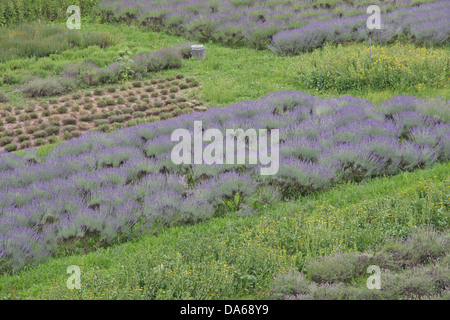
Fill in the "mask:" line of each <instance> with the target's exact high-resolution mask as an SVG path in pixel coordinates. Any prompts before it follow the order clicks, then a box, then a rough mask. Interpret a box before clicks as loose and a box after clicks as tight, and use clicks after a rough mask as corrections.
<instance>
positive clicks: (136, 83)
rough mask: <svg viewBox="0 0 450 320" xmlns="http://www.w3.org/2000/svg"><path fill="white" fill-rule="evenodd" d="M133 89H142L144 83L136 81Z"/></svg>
mask: <svg viewBox="0 0 450 320" xmlns="http://www.w3.org/2000/svg"><path fill="white" fill-rule="evenodd" d="M133 87H135V88H141V87H142V83H141V82H140V81H135V82H133Z"/></svg>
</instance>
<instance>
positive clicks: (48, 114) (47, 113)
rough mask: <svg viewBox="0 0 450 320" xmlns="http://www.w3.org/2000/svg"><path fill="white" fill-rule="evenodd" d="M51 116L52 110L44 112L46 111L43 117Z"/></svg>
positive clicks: (43, 112)
mask: <svg viewBox="0 0 450 320" xmlns="http://www.w3.org/2000/svg"><path fill="white" fill-rule="evenodd" d="M50 115H51V112H50V110H44V111H42V116H44V117H48V116H50Z"/></svg>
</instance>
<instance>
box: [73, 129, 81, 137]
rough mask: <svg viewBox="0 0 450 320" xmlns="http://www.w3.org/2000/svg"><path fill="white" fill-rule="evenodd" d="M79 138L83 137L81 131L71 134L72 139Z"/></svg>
mask: <svg viewBox="0 0 450 320" xmlns="http://www.w3.org/2000/svg"><path fill="white" fill-rule="evenodd" d="M79 136H81V131H79V130H74V131H72V132H71V137H72V138H77V137H79Z"/></svg>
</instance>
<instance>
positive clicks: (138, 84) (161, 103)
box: [0, 74, 205, 151]
mask: <svg viewBox="0 0 450 320" xmlns="http://www.w3.org/2000/svg"><path fill="white" fill-rule="evenodd" d="M197 85H198V81H197V80H196V79H195V78H193V77H188V78H184V76H183V75H181V74H180V75H177V76H175V77H167V78H163V79H152V80H149V81H135V82H133V84H132V85H130V86H126V85H123V86H120V87H119V88H117V87H108V88H106V89H103V88H98V89H95V90H92V91H90V90H89V91H86V90H84V91H78V92H76V93H73V94H72V95H64V96H61V97H59V98H55V99H50V100H48V101H41V102H36V101H35V102H27V106H14V107H13V106H11V105H9V104H7V103H3V104H2V106H1V109H0V115H1V118H0V148H1V149H3V150H6V151H16V150H20V149H24V148H28V147H30V146H41V145H44V144H47V143H55V142H57V141H59V140H65V139H70V138H74V137H78V136H80V135H81V134H82V133H84V132H86V131H89V130H92V129H95V130H100V131H111V130H113V129H118V128H121V127H123V126H134V125H137V124H141V123H146V122H154V121H158V120H166V119H169V118H172V117H176V116H179V115H181V114H184V113H189V112H192V111H203V110H205V108H204V107H203V106H202V103H201V102H199V101H196V100H189V101H188V98H187V97H186V93H187V92H189V91H190V90H191V88H195V87H196V86H197ZM1 149H0V150H1Z"/></svg>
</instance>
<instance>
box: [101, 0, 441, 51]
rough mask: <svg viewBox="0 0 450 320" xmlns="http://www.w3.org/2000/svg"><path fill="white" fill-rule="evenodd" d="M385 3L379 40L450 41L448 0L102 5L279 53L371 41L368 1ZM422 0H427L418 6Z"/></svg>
mask: <svg viewBox="0 0 450 320" xmlns="http://www.w3.org/2000/svg"><path fill="white" fill-rule="evenodd" d="M371 4H379V5H380V7H381V9H382V10H383V12H388V14H387V15H386V16H385V17H384V18H383V19H384V20H383V22H384V27H383V28H382V29H381V30H376V31H373V39H374V41H377V42H380V43H392V42H393V41H395V40H397V39H399V38H404V39H405V40H406V41H408V42H412V43H415V44H419V45H443V44H445V43H446V42H447V41H448V38H449V34H450V23H449V22H448V19H447V16H448V15H449V13H450V11H449V10H450V9H449V8H448V5H447V3H446V1H437V2H432V3H427V1H423V2H421V1H409V0H406V1H384V2H382V3H381V2H380V3H379V2H378V1H375V2H374V1H372V2H368V1H353V2H350V3H348V2H343V3H339V2H334V3H330V4H328V3H321V2H320V1H317V3H315V2H314V1H311V2H310V1H298V2H285V1H256V0H255V1H252V0H249V1H213V2H212V1H197V0H194V1H187V2H186V1H161V0H147V1H128V0H105V1H102V2H100V4H99V5H98V6H97V7H96V13H97V14H98V15H100V16H101V19H102V21H103V22H125V23H132V22H133V23H137V24H139V25H141V26H143V27H147V28H150V29H152V30H157V31H165V32H168V33H171V34H175V35H179V36H184V37H187V38H189V39H192V40H196V41H201V42H205V41H208V40H213V41H216V42H219V43H223V44H225V45H230V46H239V45H244V44H245V45H249V46H251V47H254V48H257V49H266V48H267V47H268V46H269V47H270V48H271V50H273V51H274V52H275V53H277V54H299V53H300V52H304V51H310V50H313V49H315V48H320V47H322V46H323V45H324V44H325V43H346V42H349V41H365V40H367V38H368V31H369V30H368V29H367V27H366V20H367V18H368V17H369V15H368V14H367V13H366V9H367V6H368V5H371ZM418 4H421V5H419V6H417V5H418Z"/></svg>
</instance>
